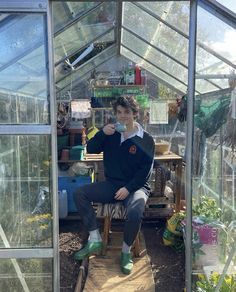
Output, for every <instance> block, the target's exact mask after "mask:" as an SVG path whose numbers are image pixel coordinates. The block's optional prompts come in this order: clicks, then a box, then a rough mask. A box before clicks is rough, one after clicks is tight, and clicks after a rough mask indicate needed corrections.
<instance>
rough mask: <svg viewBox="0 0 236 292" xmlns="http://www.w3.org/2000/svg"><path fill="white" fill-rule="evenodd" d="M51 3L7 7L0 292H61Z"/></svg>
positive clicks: (1, 69)
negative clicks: (49, 4)
mask: <svg viewBox="0 0 236 292" xmlns="http://www.w3.org/2000/svg"><path fill="white" fill-rule="evenodd" d="M51 39H52V38H51V28H50V13H49V7H48V1H47V0H41V1H37V0H32V1H30V0H27V1H26V0H25V1H21V0H8V1H0V41H1V48H0V180H1V183H0V291H6V292H7V291H17V292H21V291H22V292H26V291H34V292H36V291H38V292H43V291H45V292H49V291H57V292H58V291H59V272H58V270H59V269H58V266H59V261H58V240H57V238H58V214H57V206H58V205H57V196H56V194H57V179H56V178H57V173H56V167H55V164H56V157H55V153H56V151H55V149H56V141H55V137H56V135H55V129H54V125H55V120H54V117H55V115H54V94H53V84H54V83H53V77H52V68H53V66H52V64H53V58H52V49H51V48H52V42H51Z"/></svg>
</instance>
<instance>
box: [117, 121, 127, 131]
mask: <svg viewBox="0 0 236 292" xmlns="http://www.w3.org/2000/svg"><path fill="white" fill-rule="evenodd" d="M115 130H116V131H117V132H119V133H121V132H125V131H127V128H126V125H125V124H121V123H119V122H117V123H115Z"/></svg>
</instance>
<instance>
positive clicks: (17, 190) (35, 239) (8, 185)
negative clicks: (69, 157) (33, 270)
mask: <svg viewBox="0 0 236 292" xmlns="http://www.w3.org/2000/svg"><path fill="white" fill-rule="evenodd" d="M50 143H51V142H50V136H46V135H45V136H33V135H32V136H10V135H9V136H0V153H1V154H0V181H1V184H0V202H1V204H0V222H1V227H2V228H3V232H4V233H5V236H6V238H7V242H8V244H9V246H10V247H11V248H16V247H17V248H26V247H51V246H52V202H51V200H52V194H51V182H50V163H49V161H48V157H49V156H50ZM5 247H6V242H4V241H3V239H2V238H1V237H0V248H5Z"/></svg>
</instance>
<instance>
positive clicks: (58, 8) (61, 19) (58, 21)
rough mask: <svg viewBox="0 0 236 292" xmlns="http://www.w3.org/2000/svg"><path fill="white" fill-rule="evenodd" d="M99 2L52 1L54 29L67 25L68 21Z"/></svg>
mask: <svg viewBox="0 0 236 292" xmlns="http://www.w3.org/2000/svg"><path fill="white" fill-rule="evenodd" d="M98 4H99V2H98V1H96V2H63V3H62V2H52V5H53V25H54V31H58V30H59V29H61V28H63V27H65V26H66V25H67V23H69V22H70V21H72V20H73V19H75V18H78V17H79V16H80V15H82V14H84V13H86V12H87V11H89V10H90V9H91V8H93V7H95V6H97V5H98Z"/></svg>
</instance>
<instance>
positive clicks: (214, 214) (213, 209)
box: [193, 196, 221, 220]
mask: <svg viewBox="0 0 236 292" xmlns="http://www.w3.org/2000/svg"><path fill="white" fill-rule="evenodd" d="M193 216H199V217H206V218H207V219H216V220H219V219H220V216H221V209H220V208H218V206H217V202H216V200H215V199H212V198H208V197H206V196H202V197H201V199H200V202H199V204H197V205H196V206H194V207H193Z"/></svg>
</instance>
